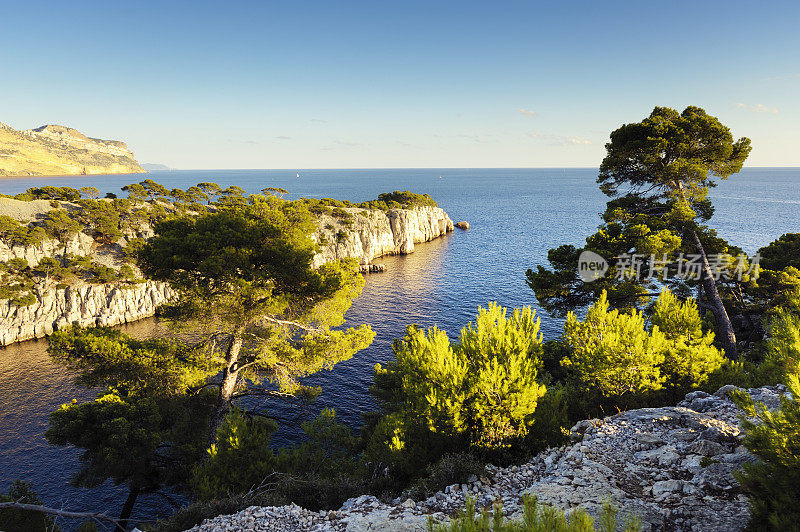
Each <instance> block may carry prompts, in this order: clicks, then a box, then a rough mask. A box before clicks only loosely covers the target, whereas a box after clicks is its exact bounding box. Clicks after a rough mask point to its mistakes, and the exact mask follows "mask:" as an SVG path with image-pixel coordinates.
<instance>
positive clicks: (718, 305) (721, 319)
mask: <svg viewBox="0 0 800 532" xmlns="http://www.w3.org/2000/svg"><path fill="white" fill-rule="evenodd" d="M692 237H693V238H694V245H695V247H696V248H697V252H698V253H699V254H700V256H701V257H702V261H703V264H702V267H703V272H702V279H701V283H702V285H703V291H704V292H705V295H706V299H707V300H708V303H709V305H710V306H711V312H712V314H714V321H716V324H717V338H718V339H719V341H720V343H722V348H723V349H724V350H725V354H726V355H727V356H728V358H730V359H731V360H737V359H738V358H739V353H738V350H737V348H736V333H735V332H734V330H733V325H732V324H731V319H730V318H729V317H728V311H726V310H725V306H724V305H723V304H722V298H721V297H720V295H719V290H717V283H716V282H715V281H714V275H713V273H712V272H711V266H710V265H709V264H708V257H707V256H706V251H705V249H704V248H703V243H702V242H700V237H699V236H697V232H696V231H692Z"/></svg>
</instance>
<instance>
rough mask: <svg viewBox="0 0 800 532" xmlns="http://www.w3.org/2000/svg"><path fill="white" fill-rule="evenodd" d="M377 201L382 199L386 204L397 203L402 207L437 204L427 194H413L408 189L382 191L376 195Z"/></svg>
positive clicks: (432, 205) (434, 205) (433, 205)
mask: <svg viewBox="0 0 800 532" xmlns="http://www.w3.org/2000/svg"><path fill="white" fill-rule="evenodd" d="M378 201H382V202H384V203H386V204H387V205H391V203H397V204H400V205H402V206H404V207H424V206H427V207H436V206H437V204H436V202H435V201H434V200H433V198H432V197H430V196H429V195H428V194H415V193H413V192H411V191H409V190H405V191H403V192H401V191H399V190H395V191H394V192H384V193H383V194H379V195H378Z"/></svg>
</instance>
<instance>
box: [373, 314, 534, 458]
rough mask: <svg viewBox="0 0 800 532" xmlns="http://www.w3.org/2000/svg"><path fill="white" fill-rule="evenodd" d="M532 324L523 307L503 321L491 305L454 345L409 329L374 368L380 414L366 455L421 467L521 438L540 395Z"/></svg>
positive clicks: (433, 332) (438, 333)
mask: <svg viewBox="0 0 800 532" xmlns="http://www.w3.org/2000/svg"><path fill="white" fill-rule="evenodd" d="M539 324H540V321H539V320H538V319H536V318H535V314H534V311H532V310H531V309H530V308H529V307H526V308H523V309H517V310H514V311H513V313H512V314H511V316H508V311H507V310H506V309H505V308H503V307H501V306H499V305H497V304H496V303H491V304H490V305H489V307H488V308H487V309H483V308H479V310H478V316H477V318H476V319H475V321H474V322H472V323H470V324H469V325H467V326H466V327H464V328H463V329H462V330H461V335H460V337H459V341H458V342H457V343H455V344H453V343H451V342H450V340H449V338H448V337H447V334H446V333H445V332H444V331H442V330H440V329H438V328H436V327H432V328H430V329H428V330H427V331H424V330H421V329H419V328H417V327H415V326H410V327H409V328H408V330H407V332H406V335H405V337H404V338H402V339H399V340H396V341H395V342H394V344H393V350H394V352H395V355H396V357H397V361H396V362H395V363H392V364H388V365H387V367H386V368H383V367H381V366H380V365H378V366H376V386H375V389H374V390H373V391H374V393H375V394H376V396H377V397H378V398H379V399H380V401H381V403H382V404H383V406H384V408H385V410H386V411H387V415H386V416H385V417H384V418H383V419H382V421H381V422H380V423H379V425H378V428H377V429H376V431H375V436H374V441H378V442H379V443H378V444H375V443H374V441H373V445H374V448H373V454H376V455H379V456H384V457H388V458H387V459H390V460H401V461H402V460H406V461H407V462H408V464H414V463H419V462H422V463H428V462H430V461H431V460H432V459H434V458H436V455H440V454H441V453H442V452H444V451H445V450H447V449H449V450H458V448H459V447H460V446H469V447H473V448H475V449H478V450H486V451H491V450H496V449H500V448H504V447H507V446H508V445H510V444H511V443H513V442H515V441H518V440H519V439H520V438H522V437H524V436H525V435H526V434H527V432H528V429H529V427H530V424H531V422H532V414H533V412H534V411H535V409H536V405H537V402H538V400H539V398H541V397H542V396H543V395H544V393H545V386H544V385H542V384H539V383H538V381H537V376H538V370H539V368H540V365H541V352H542V339H541V335H540V333H539ZM426 434H427V436H426ZM380 446H383V447H384V449H386V451H388V452H385V453H384V454H381V451H380V449H379V447H380ZM392 453H394V455H395V458H392ZM404 453H405V454H406V456H403V454H404ZM426 454H428V456H425V455H426ZM409 467H414V466H413V465H409Z"/></svg>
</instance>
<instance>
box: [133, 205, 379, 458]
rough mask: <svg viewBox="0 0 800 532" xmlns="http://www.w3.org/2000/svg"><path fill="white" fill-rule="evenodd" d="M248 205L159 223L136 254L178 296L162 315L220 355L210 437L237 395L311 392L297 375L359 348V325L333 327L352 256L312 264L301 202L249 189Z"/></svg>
mask: <svg viewBox="0 0 800 532" xmlns="http://www.w3.org/2000/svg"><path fill="white" fill-rule="evenodd" d="M248 201H250V202H251V203H250V204H246V205H238V204H237V205H231V206H227V207H226V206H220V208H219V209H218V210H217V211H216V212H214V213H209V214H203V215H201V216H198V217H183V218H176V219H171V220H166V221H164V222H161V223H159V224H157V225H156V226H155V229H154V230H155V236H154V237H153V238H151V239H150V240H148V241H147V242H146V243H145V244H144V245H143V247H142V248H141V250H140V252H139V266H140V268H141V269H142V271H143V272H144V273H145V275H147V276H148V277H149V278H151V279H155V280H160V281H166V282H168V283H170V285H171V287H172V288H173V289H174V290H175V291H176V293H177V299H176V301H174V303H172V304H170V305H168V306H167V307H165V309H164V312H163V315H164V316H165V317H166V318H170V319H172V320H173V323H175V324H179V325H181V326H183V327H187V328H190V329H191V331H192V334H193V335H194V336H195V337H196V338H198V340H199V342H200V344H199V345H201V346H203V348H204V349H205V350H206V353H207V356H208V357H210V358H211V359H221V360H224V362H223V364H222V374H221V378H220V379H219V380H218V381H214V382H213V383H209V385H214V386H216V387H218V389H219V395H218V400H217V405H216V409H215V414H214V416H213V417H212V423H211V427H210V431H209V440H210V441H212V442H213V440H214V439H215V438H216V434H217V427H218V426H219V424H220V423H221V421H222V420H223V419H224V417H225V415H226V414H227V413H228V411H229V409H230V406H231V403H232V401H233V400H235V399H236V398H237V397H244V396H262V397H272V398H277V399H284V400H287V401H291V402H296V401H297V400H303V399H313V398H314V397H316V396H317V395H318V394H319V389H317V388H312V387H308V386H303V385H302V384H301V383H300V380H299V379H301V378H302V377H304V376H306V375H309V374H311V373H315V372H317V371H320V370H323V369H330V368H331V367H333V366H334V365H335V364H336V363H337V362H339V361H342V360H346V359H348V358H350V357H352V356H353V354H354V353H356V352H357V351H359V350H361V349H363V348H365V347H366V346H368V345H369V344H370V343H371V342H372V339H373V337H374V333H373V332H372V330H371V329H370V328H369V327H368V326H367V325H362V326H360V327H351V328H347V329H335V328H336V327H339V326H340V325H342V323H343V322H344V313H345V312H346V311H347V309H348V308H349V307H350V305H351V303H352V300H353V299H354V298H355V297H357V296H358V294H359V293H360V292H361V288H362V286H363V283H364V280H363V278H362V276H361V275H360V274H359V273H358V267H357V264H356V263H355V261H353V260H350V259H348V260H343V261H339V262H332V263H327V264H324V265H322V266H320V267H319V268H313V267H312V266H311V262H312V258H313V257H314V253H315V251H316V249H317V247H316V244H315V243H314V241H313V240H312V239H311V237H310V236H309V235H311V234H313V232H314V229H315V225H314V219H313V217H312V216H311V214H310V213H309V212H308V210H307V208H306V207H305V205H304V204H302V203H300V202H288V201H283V200H280V199H278V198H274V197H264V196H250V198H249V199H248Z"/></svg>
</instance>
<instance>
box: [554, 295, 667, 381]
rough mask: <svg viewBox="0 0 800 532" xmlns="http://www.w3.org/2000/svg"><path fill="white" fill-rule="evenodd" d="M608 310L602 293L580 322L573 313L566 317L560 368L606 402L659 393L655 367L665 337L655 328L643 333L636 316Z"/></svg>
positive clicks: (660, 359) (660, 358)
mask: <svg viewBox="0 0 800 532" xmlns="http://www.w3.org/2000/svg"><path fill="white" fill-rule="evenodd" d="M608 308H609V304H608V299H607V297H606V293H605V292H603V293H602V295H601V296H600V299H598V300H597V301H596V302H595V304H594V305H592V307H591V308H589V310H588V311H587V312H586V318H585V319H584V321H583V322H581V321H579V320H578V318H577V317H576V316H575V314H574V313H573V312H570V313H569V314H568V315H567V321H566V322H565V323H564V340H565V342H566V343H567V345H568V346H569V347H570V349H571V352H570V354H569V355H568V357H566V358H564V359H563V361H562V365H564V366H566V367H567V368H569V369H570V370H571V371H572V372H573V373H574V374H575V375H576V376H577V378H578V379H579V380H580V381H581V382H582V383H583V384H584V386H585V387H587V388H592V387H593V388H597V389H598V390H600V391H601V392H602V393H603V394H604V395H605V396H606V397H614V396H616V397H619V396H622V395H623V394H626V393H634V394H635V393H640V392H645V391H650V390H658V389H659V388H661V385H662V384H663V382H664V378H663V377H662V376H661V373H660V371H659V368H658V367H659V365H661V364H662V363H663V362H664V359H665V357H664V349H665V344H666V338H665V337H664V334H663V333H661V331H659V330H658V327H657V326H656V327H653V330H652V333H650V332H648V331H647V330H646V329H645V326H644V317H643V316H642V313H641V312H638V311H632V313H630V314H627V313H621V312H619V311H618V310H616V309H615V310H612V311H609V310H608Z"/></svg>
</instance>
